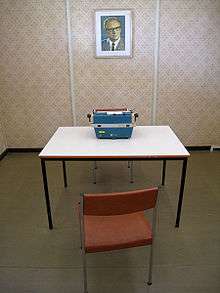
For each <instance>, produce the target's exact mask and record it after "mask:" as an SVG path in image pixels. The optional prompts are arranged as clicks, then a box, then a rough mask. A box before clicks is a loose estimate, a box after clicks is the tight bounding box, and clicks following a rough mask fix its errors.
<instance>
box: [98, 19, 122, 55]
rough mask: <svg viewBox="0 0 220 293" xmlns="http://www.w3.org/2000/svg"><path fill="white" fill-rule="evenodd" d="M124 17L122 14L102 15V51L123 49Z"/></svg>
mask: <svg viewBox="0 0 220 293" xmlns="http://www.w3.org/2000/svg"><path fill="white" fill-rule="evenodd" d="M124 18H125V17H124V16H118V17H117V16H111V17H104V16H103V17H102V29H103V30H104V31H103V30H102V51H123V50H125V41H124ZM122 31H123V33H122ZM103 37H104V38H103Z"/></svg>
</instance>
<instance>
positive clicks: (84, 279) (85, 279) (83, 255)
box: [82, 248, 88, 293]
mask: <svg viewBox="0 0 220 293" xmlns="http://www.w3.org/2000/svg"><path fill="white" fill-rule="evenodd" d="M82 258H83V285H84V293H88V290H87V267H86V253H85V250H84V248H83V249H82Z"/></svg>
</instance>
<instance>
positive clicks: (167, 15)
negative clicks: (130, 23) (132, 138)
mask: <svg viewBox="0 0 220 293" xmlns="http://www.w3.org/2000/svg"><path fill="white" fill-rule="evenodd" d="M219 48H220V1H219V0H200V1H197V0H191V1H187V0H181V1H173V0H166V1H162V2H161V41H160V58H161V60H160V92H159V99H158V108H157V124H169V125H171V126H172V128H173V129H174V130H175V132H176V133H177V134H178V136H179V137H180V138H181V139H182V141H183V142H184V144H186V145H211V144H219V143H220V127H219V126H220V67H219V66H220V50H219Z"/></svg>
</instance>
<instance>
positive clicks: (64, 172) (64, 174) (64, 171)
mask: <svg viewBox="0 0 220 293" xmlns="http://www.w3.org/2000/svg"><path fill="white" fill-rule="evenodd" d="M62 163H63V182H64V187H67V179H66V163H65V161H62Z"/></svg>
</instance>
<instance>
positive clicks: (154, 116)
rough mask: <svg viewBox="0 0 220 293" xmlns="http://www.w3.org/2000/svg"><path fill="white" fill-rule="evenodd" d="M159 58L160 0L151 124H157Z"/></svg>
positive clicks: (157, 10) (156, 31)
mask: <svg viewBox="0 0 220 293" xmlns="http://www.w3.org/2000/svg"><path fill="white" fill-rule="evenodd" d="M159 59H160V0H157V3H156V19H155V47H154V77H153V97H152V109H151V125H155V124H156V113H157V100H158V90H159Z"/></svg>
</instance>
